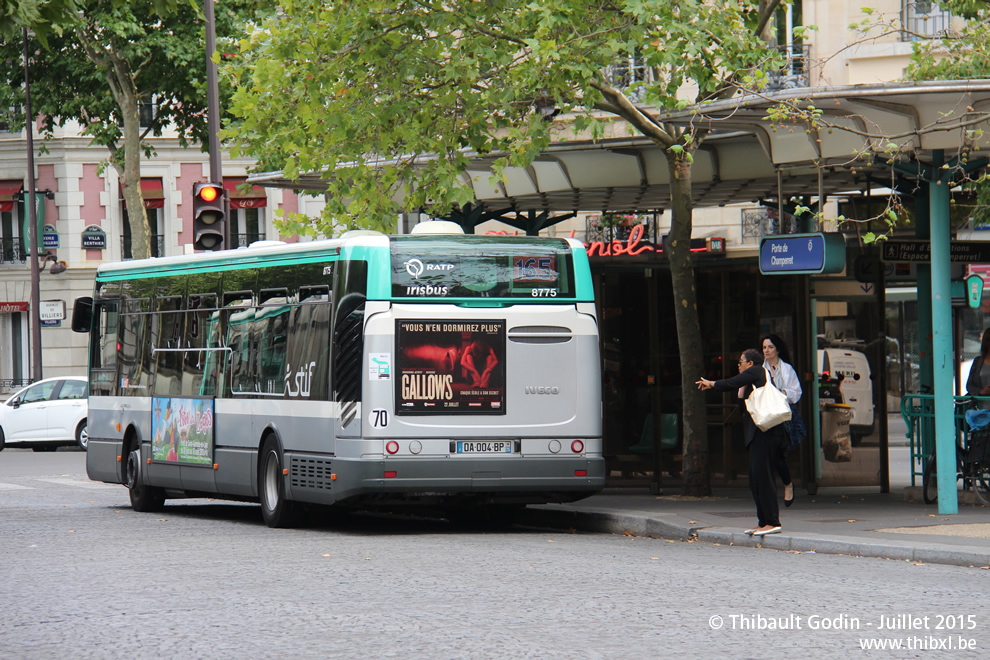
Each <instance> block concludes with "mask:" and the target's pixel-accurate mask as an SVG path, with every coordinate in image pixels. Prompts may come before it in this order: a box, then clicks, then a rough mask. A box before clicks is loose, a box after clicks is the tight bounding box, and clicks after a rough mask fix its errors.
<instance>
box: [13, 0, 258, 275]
mask: <svg viewBox="0 0 990 660" xmlns="http://www.w3.org/2000/svg"><path fill="white" fill-rule="evenodd" d="M265 6H266V5H265V3H260V4H259V3H256V2H247V1H246V0H230V1H227V2H224V3H222V5H218V6H217V7H216V11H215V14H216V29H217V38H218V44H222V43H223V42H224V38H225V37H226V38H227V40H228V42H229V39H230V38H231V37H234V36H240V35H241V34H242V33H243V30H245V29H246V25H247V23H248V21H249V20H251V18H252V17H253V16H254V15H255V12H256V11H260V10H262V9H263V8H264V7H265ZM269 7H270V5H269ZM0 12H2V14H3V16H5V17H9V19H10V20H8V21H5V22H4V28H3V30H0V76H2V79H3V81H4V82H5V83H6V84H2V85H0V109H3V110H0V118H2V119H3V121H5V122H6V123H7V124H9V125H10V126H11V127H12V128H14V129H18V128H21V127H23V125H24V116H23V114H22V113H20V108H21V107H23V104H24V85H23V82H24V69H23V48H24V44H23V39H22V30H21V28H22V27H27V28H29V29H30V36H29V40H28V51H29V75H30V81H31V109H32V113H33V114H34V115H35V116H36V117H38V120H39V121H40V125H41V131H42V135H43V136H44V137H45V138H50V137H51V136H52V135H53V131H54V129H55V128H56V127H59V126H64V125H66V124H67V123H69V122H74V123H77V124H78V125H80V126H81V127H82V130H83V133H84V134H85V135H88V136H90V137H91V138H92V140H93V143H95V144H99V145H102V146H104V147H106V149H107V151H108V158H107V161H106V162H107V163H109V164H110V165H112V166H113V167H114V168H115V169H116V170H117V174H118V175H119V178H120V184H121V191H122V193H123V196H124V200H125V202H126V203H127V208H128V218H129V223H130V228H131V250H132V254H133V256H134V257H136V258H142V257H148V256H150V254H151V252H150V242H149V233H150V232H149V227H148V218H147V213H146V211H145V208H144V199H143V196H142V193H141V158H142V157H145V158H150V157H152V156H153V155H154V148H153V147H152V145H151V143H150V142H148V140H147V138H148V137H149V136H161V135H162V134H163V132H164V131H165V130H166V129H169V130H174V131H176V132H177V134H178V139H179V141H180V144H182V145H183V146H186V145H188V144H191V143H197V142H198V143H199V144H201V145H203V148H204V149H206V148H208V147H207V145H208V144H209V142H208V131H207V116H206V111H205V110H206V52H205V31H204V30H205V19H204V18H203V15H202V12H201V10H200V8H199V3H192V2H180V1H178V0H155V1H154V2H148V3H133V2H124V1H123V0H59V1H56V2H52V3H42V2H36V1H35V0H20V1H19V2H9V1H7V2H4V4H3V5H0ZM142 104H147V106H148V107H149V108H151V109H152V110H153V111H152V112H146V113H145V114H144V117H143V121H142V117H141V116H140V108H141V106H142ZM12 110H13V112H12Z"/></svg>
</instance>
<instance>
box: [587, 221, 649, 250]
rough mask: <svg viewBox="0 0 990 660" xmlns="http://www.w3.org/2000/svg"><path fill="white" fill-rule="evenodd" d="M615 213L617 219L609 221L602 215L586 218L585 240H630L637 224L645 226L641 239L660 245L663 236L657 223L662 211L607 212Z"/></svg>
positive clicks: (592, 241)
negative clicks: (658, 229)
mask: <svg viewBox="0 0 990 660" xmlns="http://www.w3.org/2000/svg"><path fill="white" fill-rule="evenodd" d="M606 215H613V216H614V218H615V219H611V220H610V221H609V222H607V223H606V222H602V220H601V218H602V216H597V215H596V216H588V217H587V218H585V221H584V222H585V225H584V236H585V242H587V243H594V242H595V241H601V242H602V243H610V242H612V241H628V240H629V237H630V236H632V233H633V230H634V229H635V228H636V227H637V226H642V227H643V232H642V235H641V236H640V238H639V240H640V241H642V242H644V243H653V244H655V245H660V243H661V242H662V237H661V236H660V235H659V233H658V232H657V225H658V223H659V220H660V213H620V214H606Z"/></svg>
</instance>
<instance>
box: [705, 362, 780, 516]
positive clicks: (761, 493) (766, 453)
mask: <svg viewBox="0 0 990 660" xmlns="http://www.w3.org/2000/svg"><path fill="white" fill-rule="evenodd" d="M738 366H739V374H738V375H737V376H733V377H732V378H723V379H720V380H707V379H705V378H701V379H699V380H697V381H696V382H695V384H696V385H697V386H698V389H699V390H711V389H715V390H718V391H719V392H731V391H738V392H739V405H740V407H741V408H742V413H743V438H744V439H745V441H746V447H747V448H748V449H749V489H750V491H751V492H752V493H753V501H754V502H756V518H757V522H758V523H759V524H758V525H757V526H756V527H753V528H751V529H747V530H746V533H747V534H749V535H751V536H765V535H767V534H778V533H780V508H779V507H778V506H777V478H776V475H775V474H774V457H775V456H776V451H777V447H778V446H779V445H780V443H781V435H782V434H783V431H784V425H783V424H778V425H777V426H774V427H771V428H769V429H767V430H766V431H761V430H760V429H759V427H757V426H756V424H754V423H753V418H752V417H750V414H749V411H748V410H746V401H745V400H746V398H748V397H749V395H750V394H752V392H753V388H754V387H763V386H764V385H766V383H767V377H768V374H769V372H768V371H767V370H766V369H764V368H763V357H762V356H761V355H760V351H758V350H756V349H755V348H747V349H746V350H745V351H743V354H742V356H740V358H739V364H738Z"/></svg>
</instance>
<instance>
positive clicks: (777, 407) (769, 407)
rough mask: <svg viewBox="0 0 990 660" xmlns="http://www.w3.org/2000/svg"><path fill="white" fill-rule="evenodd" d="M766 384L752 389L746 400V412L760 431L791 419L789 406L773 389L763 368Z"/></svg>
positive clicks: (766, 370)
mask: <svg viewBox="0 0 990 660" xmlns="http://www.w3.org/2000/svg"><path fill="white" fill-rule="evenodd" d="M763 371H764V373H765V374H766V377H767V382H766V384H765V385H764V386H763V387H754V388H753V392H752V394H750V395H749V398H748V399H746V410H748V411H749V416H750V417H752V418H753V423H754V424H756V427H757V428H758V429H760V430H761V431H766V430H768V429H772V428H773V427H775V426H777V425H778V424H782V423H783V422H786V421H789V420H790V419H791V406H790V404H789V403H788V402H787V397H786V396H785V395H784V393H783V392H781V391H780V390H778V389H777V388H776V387H774V384H773V378H771V377H770V371H769V370H768V369H767V368H766V367H763Z"/></svg>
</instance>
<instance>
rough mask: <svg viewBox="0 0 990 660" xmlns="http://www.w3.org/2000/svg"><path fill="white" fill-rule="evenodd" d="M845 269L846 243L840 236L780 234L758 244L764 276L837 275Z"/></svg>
mask: <svg viewBox="0 0 990 660" xmlns="http://www.w3.org/2000/svg"><path fill="white" fill-rule="evenodd" d="M845 267H846V241H845V238H844V237H843V236H842V234H840V233H828V234H822V233H815V234H783V235H780V236H764V237H763V239H762V240H761V241H760V272H761V273H763V274H764V275H817V274H820V273H841V272H842V270H843V269H844V268H845Z"/></svg>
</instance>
